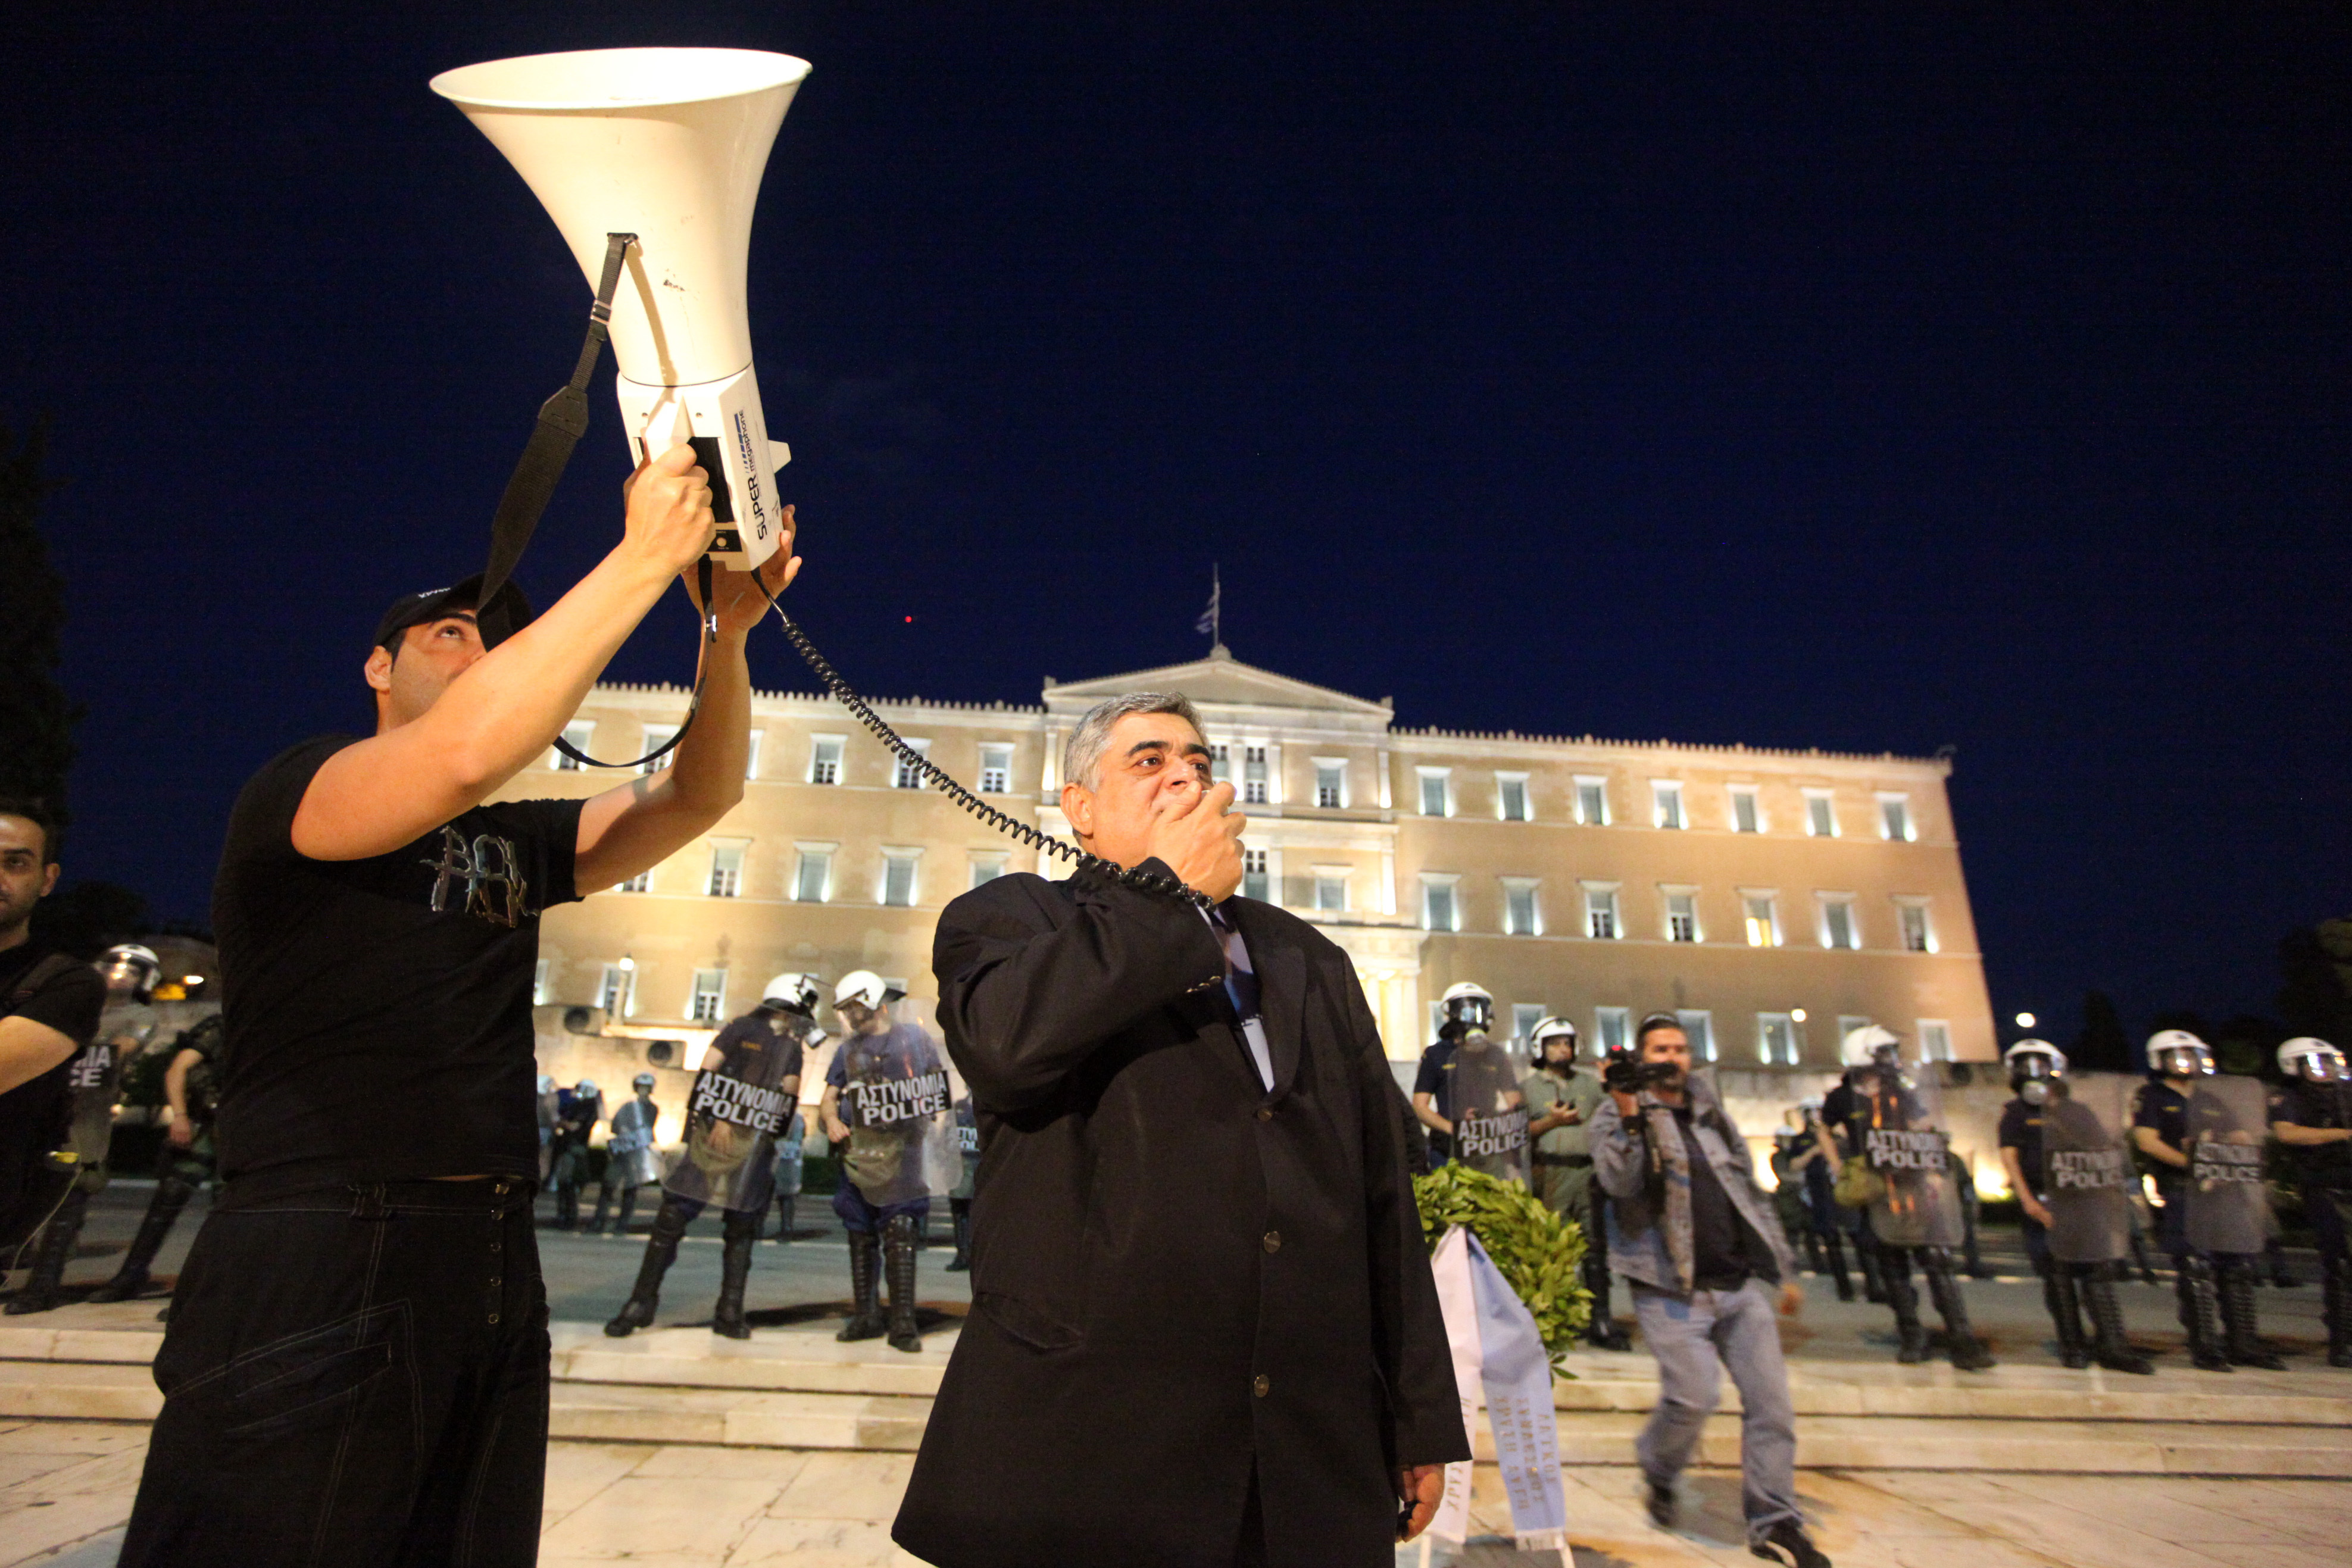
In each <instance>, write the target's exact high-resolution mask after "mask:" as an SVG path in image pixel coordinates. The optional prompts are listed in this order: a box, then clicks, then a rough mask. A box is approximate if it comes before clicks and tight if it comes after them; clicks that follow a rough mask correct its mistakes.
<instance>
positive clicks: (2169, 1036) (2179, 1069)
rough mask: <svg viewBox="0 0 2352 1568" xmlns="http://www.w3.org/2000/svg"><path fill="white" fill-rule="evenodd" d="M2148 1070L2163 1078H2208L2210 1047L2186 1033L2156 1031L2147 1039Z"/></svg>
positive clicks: (2211, 1061)
mask: <svg viewBox="0 0 2352 1568" xmlns="http://www.w3.org/2000/svg"><path fill="white" fill-rule="evenodd" d="M2184 1057H2185V1058H2188V1059H2187V1060H2186V1061H2182V1060H2181V1058H2184ZM2176 1064H2178V1065H2176ZM2147 1068H2148V1071H2150V1072H2152V1073H2156V1074H2158V1075H2159V1076H2161V1077H2164V1078H2210V1077H2211V1076H2212V1074H2213V1047H2210V1046H2209V1045H2207V1044H2206V1043H2205V1042H2204V1041H2202V1040H2200V1039H2199V1038H2198V1037H2196V1036H2194V1035H2192V1034H2190V1033H2189V1031H2188V1030H2186V1029H2158V1031H2157V1032H2156V1033H2155V1034H2153V1035H2150V1036H2149V1037H2147Z"/></svg>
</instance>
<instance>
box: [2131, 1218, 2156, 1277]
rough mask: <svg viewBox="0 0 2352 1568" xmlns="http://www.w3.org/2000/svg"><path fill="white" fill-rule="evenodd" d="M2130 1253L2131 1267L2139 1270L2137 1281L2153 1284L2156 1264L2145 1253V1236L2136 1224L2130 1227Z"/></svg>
mask: <svg viewBox="0 0 2352 1568" xmlns="http://www.w3.org/2000/svg"><path fill="white" fill-rule="evenodd" d="M2131 1255H2132V1267H2133V1268H2137V1269H2138V1270H2139V1282H2140V1283H2141V1284H2143V1285H2153V1284H2155V1283H2156V1264H2155V1263H2154V1261H2152V1260H2151V1259H2150V1258H2149V1257H2148V1255H2147V1237H2145V1236H2143V1235H2141V1234H2140V1231H2139V1227H2138V1226H2133V1227H2132V1234H2131Z"/></svg>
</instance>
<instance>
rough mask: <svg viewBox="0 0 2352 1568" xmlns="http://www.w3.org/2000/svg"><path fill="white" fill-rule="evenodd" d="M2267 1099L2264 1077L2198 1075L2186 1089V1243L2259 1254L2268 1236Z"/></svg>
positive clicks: (2204, 1249) (2202, 1249)
mask: <svg viewBox="0 0 2352 1568" xmlns="http://www.w3.org/2000/svg"><path fill="white" fill-rule="evenodd" d="M2269 1112H2270V1095H2269V1093H2268V1091H2267V1090H2265V1089H2263V1084H2262V1080H2261V1079H2251V1078H2238V1077H2235V1076H2231V1075H2228V1074H2223V1075H2221V1076H2220V1077H2215V1078H2200V1079H2197V1080H2196V1081H2195V1083H2194V1084H2193V1085H2192V1086H2191V1088H2190V1089H2189V1180H2188V1181H2187V1182H2186V1183H2185V1184H2183V1187H2182V1189H2181V1201H2182V1202H2184V1203H2186V1204H2187V1205H2189V1207H2188V1213H2187V1215H2185V1217H2184V1226H2185V1234H2186V1235H2187V1237H2188V1238H2189V1246H2191V1247H2195V1248H2197V1250H2199V1251H2200V1252H2234V1253H2258V1252H2260V1251H2262V1249H2263V1241H2264V1240H2265V1239H2266V1238H2267V1237H2269V1235H2270V1224H2271V1202H2270V1194H2269V1192H2268V1190H2267V1189H2266V1188H2264V1187H2263V1150H2264V1146H2265V1145H2266V1143H2267V1142H2268V1141H2269V1138H2270V1115H2269Z"/></svg>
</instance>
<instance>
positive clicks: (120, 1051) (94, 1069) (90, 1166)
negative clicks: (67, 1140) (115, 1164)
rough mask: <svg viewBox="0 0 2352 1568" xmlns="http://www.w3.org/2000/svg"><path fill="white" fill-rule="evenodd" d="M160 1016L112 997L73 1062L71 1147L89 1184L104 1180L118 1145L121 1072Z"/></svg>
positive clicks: (151, 1034) (138, 1004) (70, 1079)
mask: <svg viewBox="0 0 2352 1568" xmlns="http://www.w3.org/2000/svg"><path fill="white" fill-rule="evenodd" d="M160 1016H161V1015H159V1014H158V1013H157V1012H156V1011H155V1009H154V1008H152V1007H151V1006H148V1005H146V1004H145V1003H143V1002H132V1001H129V1000H127V999H116V998H112V997H110V998H109V999H108V1001H107V1005H106V1010H105V1011H104V1012H103V1013H101V1014H100V1015H99V1021H98V1033H97V1034H96V1035H95V1036H93V1037H91V1039H90V1042H89V1045H87V1046H85V1047H82V1049H81V1051H80V1052H79V1054H78V1055H77V1056H76V1057H75V1058H74V1064H73V1068H72V1070H71V1072H69V1073H68V1075H67V1077H68V1082H69V1083H70V1084H71V1086H72V1089H73V1134H72V1138H71V1143H72V1148H73V1151H74V1152H75V1154H77V1155H78V1156H79V1161H80V1164H81V1169H82V1172H83V1178H84V1181H85V1183H87V1182H89V1181H93V1180H103V1174H102V1173H103V1172H104V1170H105V1167H106V1157H107V1152H108V1150H109V1149H110V1147H111V1146H112V1145H113V1142H114V1102H115V1101H116V1100H120V1099H121V1098H122V1069H123V1068H125V1067H126V1066H128V1065H129V1063H130V1061H131V1058H132V1057H134V1056H137V1055H138V1054H139V1053H140V1052H141V1051H142V1050H143V1049H145V1048H146V1046H147V1042H148V1041H149V1040H151V1039H152V1038H153V1037H154V1034H155V1025H156V1020H157V1019H158V1018H159V1017H160Z"/></svg>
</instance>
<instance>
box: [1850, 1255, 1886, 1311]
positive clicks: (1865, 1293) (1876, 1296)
mask: <svg viewBox="0 0 2352 1568" xmlns="http://www.w3.org/2000/svg"><path fill="white" fill-rule="evenodd" d="M1853 1253H1854V1260H1855V1261H1856V1262H1858V1263H1860V1264H1861V1265H1862V1299H1863V1300H1865V1301H1875V1302H1877V1303H1878V1304H1879V1305H1880V1306H1882V1307H1884V1306H1892V1305H1893V1304H1894V1300H1895V1299H1894V1298H1893V1297H1892V1296H1890V1295H1888V1294H1887V1292H1886V1270H1885V1268H1884V1267H1883V1266H1882V1265H1881V1263H1880V1260H1879V1257H1878V1248H1876V1247H1873V1246H1872V1245H1871V1244H1870V1243H1869V1242H1867V1241H1863V1240H1860V1239H1856V1240H1855V1242H1854V1244H1853Z"/></svg>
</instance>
